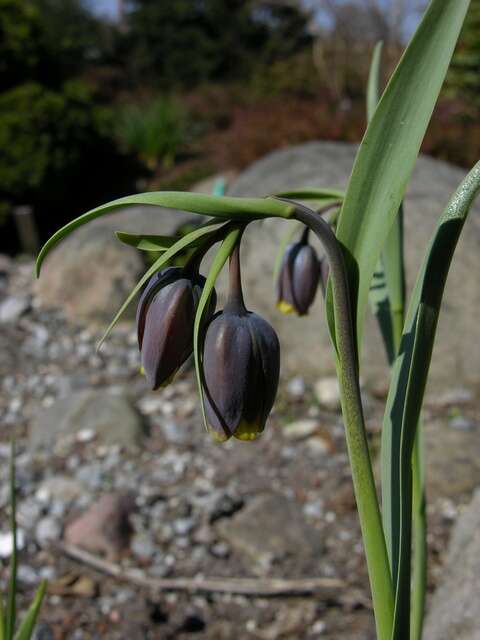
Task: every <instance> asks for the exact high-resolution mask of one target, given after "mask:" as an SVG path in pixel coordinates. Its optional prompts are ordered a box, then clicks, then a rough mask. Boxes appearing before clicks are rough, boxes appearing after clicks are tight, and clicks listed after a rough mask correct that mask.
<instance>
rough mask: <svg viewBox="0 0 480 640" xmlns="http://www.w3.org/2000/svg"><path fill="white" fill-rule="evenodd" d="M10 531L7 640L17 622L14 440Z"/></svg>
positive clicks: (13, 443)
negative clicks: (11, 544) (11, 540)
mask: <svg viewBox="0 0 480 640" xmlns="http://www.w3.org/2000/svg"><path fill="white" fill-rule="evenodd" d="M9 478H10V530H11V532H12V539H13V551H12V557H11V559H10V580H9V583H8V596H7V617H6V631H5V636H6V640H10V638H13V633H14V630H15V621H16V597H17V494H16V489H15V441H14V440H13V439H12V444H11V451H10V472H9Z"/></svg>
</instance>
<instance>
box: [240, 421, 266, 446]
mask: <svg viewBox="0 0 480 640" xmlns="http://www.w3.org/2000/svg"><path fill="white" fill-rule="evenodd" d="M261 433H262V432H261V431H260V429H259V427H258V424H256V423H255V422H253V423H252V422H246V421H245V420H242V421H241V422H240V424H239V425H238V427H237V428H236V430H235V433H234V434H233V437H234V438H236V439H237V440H242V441H243V442H251V441H252V440H256V439H257V438H258V437H259V436H260V435H261Z"/></svg>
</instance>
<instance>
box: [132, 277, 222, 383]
mask: <svg viewBox="0 0 480 640" xmlns="http://www.w3.org/2000/svg"><path fill="white" fill-rule="evenodd" d="M204 285H205V278H204V277H203V276H201V275H200V274H199V273H198V272H196V271H195V270H192V269H189V268H188V267H169V268H167V269H164V270H163V271H160V272H159V273H157V274H156V275H154V276H153V277H152V278H151V279H150V281H149V282H148V284H147V286H146V287H145V289H144V291H143V293H142V296H141V297H140V301H139V303H138V307H137V337H138V347H139V349H140V353H141V361H142V368H143V371H144V373H145V376H146V378H147V382H148V384H149V386H150V387H151V388H152V389H158V388H159V387H161V386H165V385H166V384H168V383H169V382H171V381H172V379H173V377H174V376H175V374H176V372H177V371H178V369H179V368H180V367H181V366H182V364H183V363H184V362H185V361H186V360H187V359H188V357H189V356H190V355H191V354H192V352H193V324H194V320H195V311H196V309H197V305H198V301H199V299H200V296H201V294H202V289H203V287H204ZM215 301H216V296H215V294H214V295H212V298H211V303H210V307H209V311H208V315H207V317H211V316H212V315H213V313H214V311H215Z"/></svg>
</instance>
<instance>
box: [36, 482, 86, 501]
mask: <svg viewBox="0 0 480 640" xmlns="http://www.w3.org/2000/svg"><path fill="white" fill-rule="evenodd" d="M84 492H85V488H84V487H83V485H82V484H81V483H80V482H78V481H77V480H74V479H73V478H69V477H68V476H60V475H58V476H52V477H51V478H47V479H46V480H44V481H43V482H42V483H41V485H40V486H39V487H38V489H37V492H36V494H35V497H36V498H37V500H38V501H39V502H42V503H45V504H49V503H50V502H51V501H52V500H60V501H62V502H72V501H73V500H75V499H76V498H78V497H79V496H81V495H82V494H83V493H84Z"/></svg>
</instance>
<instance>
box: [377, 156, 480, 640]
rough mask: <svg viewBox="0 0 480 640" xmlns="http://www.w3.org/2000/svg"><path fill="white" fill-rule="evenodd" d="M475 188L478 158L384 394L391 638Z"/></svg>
mask: <svg viewBox="0 0 480 640" xmlns="http://www.w3.org/2000/svg"><path fill="white" fill-rule="evenodd" d="M479 191H480V162H479V163H478V164H477V165H476V166H475V167H474V168H473V169H472V171H471V172H470V173H469V174H468V176H467V177H466V178H465V180H464V181H463V182H462V184H461V185H460V187H459V188H458V189H457V191H456V193H455V194H454V196H453V197H452V199H451V201H450V203H449V205H448V206H447V208H446V210H445V212H444V214H443V215H442V217H441V219H440V221H439V223H438V226H437V229H436V232H435V234H434V236H433V238H432V240H431V242H430V244H429V247H428V249H427V252H426V255H425V259H424V261H423V264H422V267H421V269H420V272H419V275H418V277H417V281H416V284H415V288H414V290H413V293H412V297H411V300H410V304H409V307H408V312H407V316H406V320H405V325H404V332H403V336H402V340H401V344H400V351H399V354H398V356H397V358H396V361H395V364H394V367H393V371H392V383H391V385H390V390H389V394H388V398H387V404H386V410H385V416H384V423H383V430H382V448H384V450H385V452H386V454H385V455H386V456H387V457H388V456H389V452H390V459H391V460H395V459H396V456H395V455H393V453H392V452H393V451H398V450H399V451H400V463H399V465H398V467H397V465H392V466H391V468H390V469H389V470H387V469H382V472H383V477H382V491H383V503H384V505H385V507H384V526H385V529H386V531H388V532H389V538H390V539H392V538H393V536H392V531H393V530H394V529H395V528H398V529H399V531H400V539H399V543H398V545H399V546H398V548H394V549H393V552H392V562H393V567H394V570H393V575H394V576H398V577H397V589H396V593H397V600H396V605H395V636H394V637H395V638H402V639H404V638H408V625H409V620H410V612H409V606H410V555H411V510H412V470H411V460H412V449H413V445H414V441H415V434H416V427H417V423H418V420H419V417H420V411H421V407H422V402H423V395H424V391H425V385H426V382H427V375H428V370H429V366H430V359H431V355H432V350H433V344H434V338H435V331H436V326H437V320H438V315H439V312H440V305H441V302H442V295H443V290H444V287H445V282H446V279H447V275H448V270H449V267H450V262H451V260H452V257H453V253H454V251H455V247H456V244H457V241H458V238H459V235H460V232H461V230H462V228H463V225H464V222H465V219H466V217H467V215H468V212H469V209H470V206H471V204H472V202H473V200H474V199H475V197H476V195H477V194H478V192H479Z"/></svg>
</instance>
